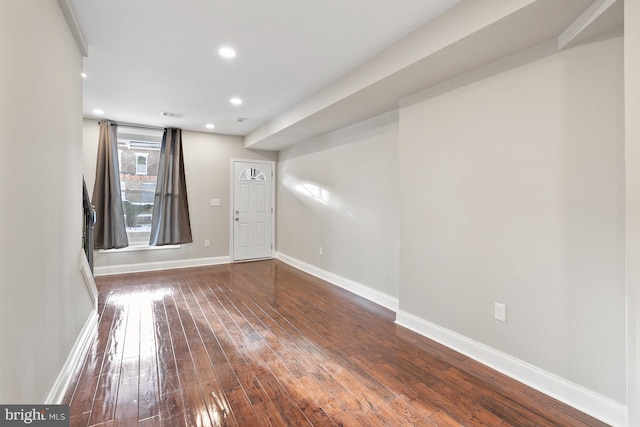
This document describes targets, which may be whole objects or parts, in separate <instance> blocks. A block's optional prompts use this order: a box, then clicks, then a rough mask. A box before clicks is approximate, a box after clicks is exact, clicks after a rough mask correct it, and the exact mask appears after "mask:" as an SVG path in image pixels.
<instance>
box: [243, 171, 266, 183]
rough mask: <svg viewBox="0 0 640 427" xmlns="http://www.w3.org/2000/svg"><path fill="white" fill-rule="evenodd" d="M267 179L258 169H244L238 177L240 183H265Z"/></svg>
mask: <svg viewBox="0 0 640 427" xmlns="http://www.w3.org/2000/svg"><path fill="white" fill-rule="evenodd" d="M266 180H267V177H266V176H264V172H262V171H261V170H260V169H252V168H249V169H245V170H244V172H242V175H240V181H266Z"/></svg>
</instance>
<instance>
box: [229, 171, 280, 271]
mask: <svg viewBox="0 0 640 427" xmlns="http://www.w3.org/2000/svg"><path fill="white" fill-rule="evenodd" d="M272 170H273V165H272V164H271V163H259V162H256V163H253V162H240V161H235V162H234V163H233V179H234V184H233V192H234V194H233V203H234V204H233V214H234V215H233V259H234V261H242V260H249V259H258V258H269V257H271V256H272V252H273V246H272V244H273V236H272V230H273V211H272V206H271V205H272V200H273V197H272V191H273V179H272Z"/></svg>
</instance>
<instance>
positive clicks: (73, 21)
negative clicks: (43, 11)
mask: <svg viewBox="0 0 640 427" xmlns="http://www.w3.org/2000/svg"><path fill="white" fill-rule="evenodd" d="M58 5H59V6H60V10H62V14H63V15H64V19H65V20H66V21H67V25H68V26H69V29H70V30H71V34H73V38H74V39H75V41H76V44H77V45H78V49H80V53H81V54H82V56H84V57H88V56H89V45H88V44H87V39H86V38H85V37H84V33H83V32H82V27H80V21H78V17H77V16H76V12H75V11H74V10H73V6H72V5H71V0H58Z"/></svg>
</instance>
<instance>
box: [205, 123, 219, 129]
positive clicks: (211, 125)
mask: <svg viewBox="0 0 640 427" xmlns="http://www.w3.org/2000/svg"><path fill="white" fill-rule="evenodd" d="M204 127H206V128H207V129H213V128H215V127H216V125H214V124H213V123H207V124H206V125H204Z"/></svg>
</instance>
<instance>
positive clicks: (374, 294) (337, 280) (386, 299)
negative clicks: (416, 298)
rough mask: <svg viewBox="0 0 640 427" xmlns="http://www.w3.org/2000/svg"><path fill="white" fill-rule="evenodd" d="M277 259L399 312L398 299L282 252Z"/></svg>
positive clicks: (277, 254)
mask: <svg viewBox="0 0 640 427" xmlns="http://www.w3.org/2000/svg"><path fill="white" fill-rule="evenodd" d="M275 257H276V258H277V259H279V260H280V261H282V262H285V263H287V264H289V265H291V266H292V267H295V268H297V269H299V270H302V271H304V272H305V273H309V274H311V275H312V276H316V277H318V278H320V279H322V280H325V281H327V282H329V283H331V284H333V285H336V286H338V287H340V288H343V289H346V290H347V291H349V292H353V293H354V294H356V295H358V296H361V297H363V298H366V299H368V300H369V301H371V302H374V303H376V304H379V305H381V306H383V307H385V308H388V309H389V310H392V311H394V312H395V311H398V298H394V297H392V296H391V295H388V294H385V293H384V292H380V291H378V290H375V289H372V288H370V287H369V286H366V285H363V284H361V283H358V282H354V281H353V280H350V279H346V278H344V277H342V276H338V275H337V274H333V273H331V272H329V271H326V270H323V269H321V268H319V267H316V266H313V265H311V264H307V263H306V262H303V261H300V260H298V259H295V258H293V257H290V256H288V255H285V254H283V253H282V252H276V255H275Z"/></svg>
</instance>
